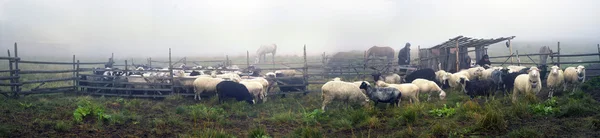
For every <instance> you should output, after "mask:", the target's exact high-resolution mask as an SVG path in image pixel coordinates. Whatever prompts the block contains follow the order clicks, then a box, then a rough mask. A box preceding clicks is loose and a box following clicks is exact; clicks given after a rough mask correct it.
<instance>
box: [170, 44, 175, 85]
mask: <svg viewBox="0 0 600 138" xmlns="http://www.w3.org/2000/svg"><path fill="white" fill-rule="evenodd" d="M169 74H170V75H169V76H171V78H170V80H171V94H172V93H174V92H175V82H174V81H173V80H174V79H173V64H171V48H169Z"/></svg>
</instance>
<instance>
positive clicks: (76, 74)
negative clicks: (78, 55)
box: [75, 60, 79, 93]
mask: <svg viewBox="0 0 600 138" xmlns="http://www.w3.org/2000/svg"><path fill="white" fill-rule="evenodd" d="M75 76H76V78H75V92H76V93H79V60H77V65H76V71H75Z"/></svg>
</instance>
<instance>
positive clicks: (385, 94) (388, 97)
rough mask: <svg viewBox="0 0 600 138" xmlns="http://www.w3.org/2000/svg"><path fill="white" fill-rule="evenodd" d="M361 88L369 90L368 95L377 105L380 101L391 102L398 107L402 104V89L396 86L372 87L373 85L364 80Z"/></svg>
mask: <svg viewBox="0 0 600 138" xmlns="http://www.w3.org/2000/svg"><path fill="white" fill-rule="evenodd" d="M359 88H360V89H362V90H365V91H366V92H367V96H369V99H371V100H372V101H373V102H375V106H377V104H378V103H379V102H382V103H390V104H391V105H395V106H397V107H399V106H400V97H402V93H400V91H398V89H396V88H392V87H375V88H372V87H371V85H369V84H368V83H366V82H362V83H361V84H360V87H359Z"/></svg>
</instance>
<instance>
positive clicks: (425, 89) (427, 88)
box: [412, 79, 446, 101]
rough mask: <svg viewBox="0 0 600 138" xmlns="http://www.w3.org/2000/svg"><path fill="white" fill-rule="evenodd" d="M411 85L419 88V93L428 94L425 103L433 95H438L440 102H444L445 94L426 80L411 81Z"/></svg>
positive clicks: (434, 84)
mask: <svg viewBox="0 0 600 138" xmlns="http://www.w3.org/2000/svg"><path fill="white" fill-rule="evenodd" d="M412 84H415V85H417V86H418V87H419V93H428V95H429V96H427V101H429V100H430V99H431V95H433V93H434V92H435V93H439V97H440V100H444V99H445V98H446V92H444V90H442V88H440V87H439V86H438V85H437V84H436V83H435V82H433V81H430V80H426V79H416V80H414V81H412Z"/></svg>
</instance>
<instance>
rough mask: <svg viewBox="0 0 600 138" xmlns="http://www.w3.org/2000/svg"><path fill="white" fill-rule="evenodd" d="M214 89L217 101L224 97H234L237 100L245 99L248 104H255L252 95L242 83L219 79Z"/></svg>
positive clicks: (220, 101)
mask: <svg viewBox="0 0 600 138" xmlns="http://www.w3.org/2000/svg"><path fill="white" fill-rule="evenodd" d="M216 90H217V92H218V94H217V95H218V96H219V103H222V102H223V100H225V98H235V99H236V100H237V101H246V102H247V103H249V104H255V103H256V101H255V100H254V99H253V97H254V96H253V95H252V94H251V93H250V91H248V89H247V88H246V86H244V85H243V84H240V83H237V82H233V81H221V82H219V83H218V84H217V85H216Z"/></svg>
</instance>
